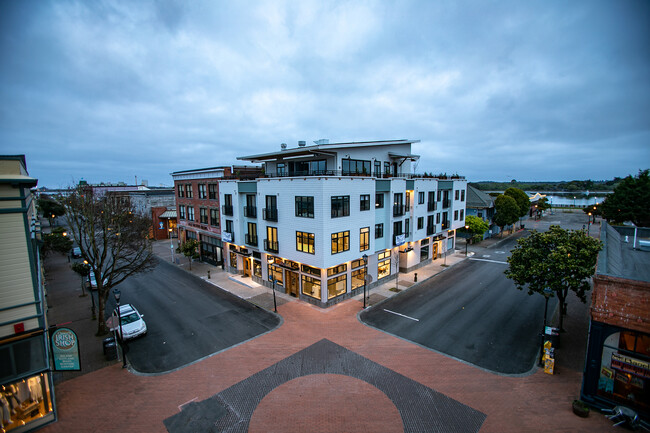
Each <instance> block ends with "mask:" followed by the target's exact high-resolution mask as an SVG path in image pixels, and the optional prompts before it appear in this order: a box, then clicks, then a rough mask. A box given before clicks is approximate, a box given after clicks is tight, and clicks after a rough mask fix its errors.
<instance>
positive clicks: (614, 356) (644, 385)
mask: <svg viewBox="0 0 650 433" xmlns="http://www.w3.org/2000/svg"><path fill="white" fill-rule="evenodd" d="M598 395H600V396H603V397H606V398H609V399H612V400H615V401H618V402H621V403H624V404H628V405H632V406H637V407H641V408H643V409H646V410H647V409H650V335H648V334H642V333H639V332H634V331H622V332H616V333H614V334H612V335H610V336H609V337H607V339H606V340H605V343H604V344H603V356H602V359H601V366H600V378H599V380H598Z"/></svg>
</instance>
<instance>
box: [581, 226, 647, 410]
mask: <svg viewBox="0 0 650 433" xmlns="http://www.w3.org/2000/svg"><path fill="white" fill-rule="evenodd" d="M600 239H601V241H602V242H603V249H602V251H601V252H600V253H599V255H598V265H597V269H596V275H594V278H593V292H592V297H591V299H592V302H591V323H590V326H589V342H588V346H587V356H586V359H585V368H584V376H583V379H582V391H581V396H582V399H583V400H584V401H586V402H587V403H589V404H590V405H593V406H595V407H597V408H600V409H609V408H612V407H614V406H625V407H627V408H630V409H632V410H633V411H636V412H637V413H638V414H639V416H641V417H643V418H645V419H646V420H648V421H650V266H649V263H650V260H649V259H648V254H650V252H649V251H650V241H649V239H650V229H648V228H635V227H613V226H610V225H609V224H607V223H603V226H602V228H601V232H600Z"/></svg>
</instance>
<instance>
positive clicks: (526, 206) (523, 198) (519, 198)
mask: <svg viewBox="0 0 650 433" xmlns="http://www.w3.org/2000/svg"><path fill="white" fill-rule="evenodd" d="M503 194H504V195H507V196H510V197H512V198H514V199H515V201H516V202H517V206H518V207H519V215H518V216H519V218H521V217H524V216H526V214H527V213H528V212H529V211H530V199H529V198H528V194H526V193H525V192H524V191H522V190H520V189H519V188H514V187H510V188H508V189H506V190H505V192H504V193H503Z"/></svg>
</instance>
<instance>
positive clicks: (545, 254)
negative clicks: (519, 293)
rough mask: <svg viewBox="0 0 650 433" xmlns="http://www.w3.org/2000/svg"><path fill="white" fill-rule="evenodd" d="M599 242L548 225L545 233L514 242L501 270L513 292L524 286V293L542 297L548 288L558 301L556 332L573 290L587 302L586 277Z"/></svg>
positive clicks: (593, 265) (592, 267)
mask: <svg viewBox="0 0 650 433" xmlns="http://www.w3.org/2000/svg"><path fill="white" fill-rule="evenodd" d="M601 249H602V244H601V242H600V241H599V240H597V239H594V238H592V237H590V236H588V235H587V234H586V233H585V231H584V230H564V229H562V228H561V227H560V226H555V225H554V226H551V227H550V229H549V231H547V232H538V231H536V230H533V231H532V233H531V234H530V236H528V237H525V238H521V239H519V240H518V241H517V246H515V248H514V249H513V250H512V252H511V254H510V257H508V264H509V265H510V267H509V268H508V269H507V270H506V271H505V274H506V276H507V277H508V278H510V279H511V280H513V281H514V282H515V284H516V285H517V289H519V290H523V289H524V286H527V287H528V294H529V295H532V294H533V293H540V294H542V295H543V294H544V289H545V288H547V287H548V288H549V289H551V291H552V295H551V297H553V296H557V298H558V300H559V302H560V329H562V326H563V323H564V315H565V314H566V298H567V296H568V294H569V290H570V291H573V292H574V293H575V294H576V296H578V298H580V300H581V301H582V302H587V296H586V293H587V291H589V289H590V285H589V278H590V277H591V276H592V275H593V274H594V272H595V270H596V259H597V258H598V252H599V251H600V250H601Z"/></svg>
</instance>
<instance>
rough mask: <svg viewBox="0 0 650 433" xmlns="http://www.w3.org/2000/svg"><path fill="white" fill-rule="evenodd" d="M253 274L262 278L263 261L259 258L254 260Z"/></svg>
mask: <svg viewBox="0 0 650 433" xmlns="http://www.w3.org/2000/svg"><path fill="white" fill-rule="evenodd" d="M253 275H255V276H256V277H258V278H262V262H260V261H259V260H253Z"/></svg>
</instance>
